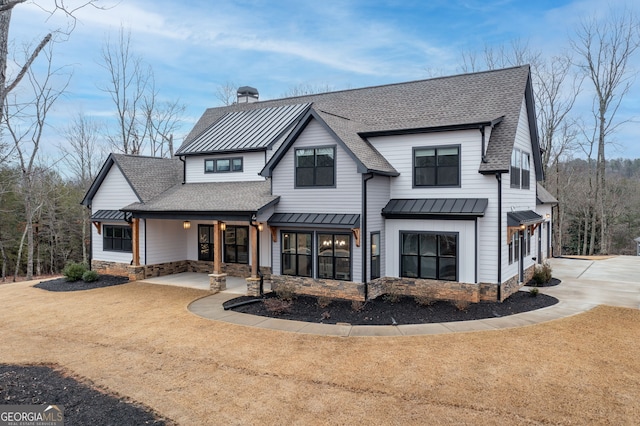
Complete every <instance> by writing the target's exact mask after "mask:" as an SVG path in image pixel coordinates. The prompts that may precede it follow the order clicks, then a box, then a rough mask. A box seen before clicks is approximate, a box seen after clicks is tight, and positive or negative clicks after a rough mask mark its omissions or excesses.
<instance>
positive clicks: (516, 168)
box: [509, 148, 531, 189]
mask: <svg viewBox="0 0 640 426" xmlns="http://www.w3.org/2000/svg"><path fill="white" fill-rule="evenodd" d="M509 174H510V175H511V188H522V189H529V188H530V185H531V157H529V153H527V152H524V151H521V150H520V149H518V148H513V152H512V153H511V168H510V169H509Z"/></svg>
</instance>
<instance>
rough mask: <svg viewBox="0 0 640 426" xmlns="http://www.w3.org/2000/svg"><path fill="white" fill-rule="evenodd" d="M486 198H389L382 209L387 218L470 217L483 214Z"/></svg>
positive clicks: (485, 207)
mask: <svg viewBox="0 0 640 426" xmlns="http://www.w3.org/2000/svg"><path fill="white" fill-rule="evenodd" d="M488 204H489V200H488V199H486V198H414V199H397V198H394V199H392V200H390V201H389V202H388V203H387V205H386V206H385V207H384V208H383V209H382V216H384V217H386V218H387V219H470V218H475V217H481V216H484V212H485V210H486V209H487V205H488Z"/></svg>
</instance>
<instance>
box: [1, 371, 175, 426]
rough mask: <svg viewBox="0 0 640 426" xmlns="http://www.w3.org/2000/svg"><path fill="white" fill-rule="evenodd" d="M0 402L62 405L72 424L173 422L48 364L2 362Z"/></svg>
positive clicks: (155, 423)
mask: <svg viewBox="0 0 640 426" xmlns="http://www.w3.org/2000/svg"><path fill="white" fill-rule="evenodd" d="M0 404H9V405H21V404H33V405H44V404H47V405H48V404H52V405H62V406H63V407H64V422H65V424H69V425H173V424H175V423H174V422H172V421H170V420H168V419H164V418H162V417H161V416H160V415H158V414H157V413H155V412H153V410H151V409H150V408H147V407H144V406H143V405H140V404H137V403H134V402H131V401H127V400H126V399H123V398H118V397H116V396H112V395H108V394H105V393H103V392H100V391H98V390H96V389H94V388H92V387H90V386H88V385H85V384H83V383H80V382H79V381H77V380H75V379H73V378H71V377H67V376H65V375H63V374H62V373H60V372H58V371H56V370H54V369H52V368H50V367H47V366H20V365H2V364H0Z"/></svg>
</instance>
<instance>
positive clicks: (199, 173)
mask: <svg viewBox="0 0 640 426" xmlns="http://www.w3.org/2000/svg"><path fill="white" fill-rule="evenodd" d="M238 157H242V171H241V172H223V173H205V172H204V161H205V159H206V160H209V159H224V158H238ZM265 159H266V153H265V152H264V151H258V152H240V153H236V154H218V155H197V156H189V157H186V158H185V163H186V181H187V183H200V182H236V181H242V182H245V181H259V180H264V178H263V177H262V176H260V175H259V173H260V172H261V171H262V169H263V168H264V165H265Z"/></svg>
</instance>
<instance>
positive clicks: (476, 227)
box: [474, 217, 478, 284]
mask: <svg viewBox="0 0 640 426" xmlns="http://www.w3.org/2000/svg"><path fill="white" fill-rule="evenodd" d="M474 231H475V238H474V239H475V240H476V252H475V253H476V255H475V258H476V259H475V260H476V261H475V281H474V282H475V283H476V284H478V218H477V217H476V219H475V221H474Z"/></svg>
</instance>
